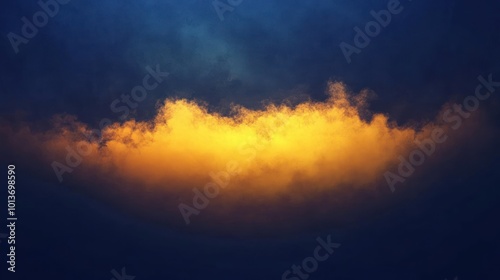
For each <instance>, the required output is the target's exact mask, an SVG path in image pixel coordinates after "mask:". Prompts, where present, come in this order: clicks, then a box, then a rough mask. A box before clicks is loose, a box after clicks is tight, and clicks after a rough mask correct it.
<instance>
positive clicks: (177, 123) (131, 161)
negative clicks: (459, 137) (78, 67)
mask: <svg viewBox="0 0 500 280" xmlns="http://www.w3.org/2000/svg"><path fill="white" fill-rule="evenodd" d="M328 91H329V94H330V97H329V99H328V100H327V101H326V102H312V101H309V102H304V103H302V104H299V105H297V106H293V107H292V106H286V105H269V106H267V107H266V108H265V109H264V110H250V109H246V108H243V107H238V106H236V107H234V108H233V113H232V114H231V115H230V116H223V115H220V114H217V113H212V112H208V111H207V108H206V107H204V106H202V105H199V104H197V103H195V102H192V101H187V100H166V101H165V103H164V106H163V107H162V108H161V109H160V110H159V111H158V114H157V116H156V118H155V119H153V120H151V121H148V122H137V121H134V120H131V121H128V122H125V123H115V124H112V125H109V126H107V127H105V128H104V129H103V130H102V131H101V132H102V139H100V140H95V139H94V140H88V138H87V137H84V136H85V135H87V136H89V135H91V134H92V133H93V132H92V131H91V129H90V128H89V127H88V126H86V125H84V124H82V123H80V122H78V121H76V120H75V119H73V118H69V119H63V120H60V121H59V122H58V124H57V125H56V126H55V128H53V129H51V130H49V131H44V132H43V133H36V132H33V131H31V130H30V128H29V127H24V128H22V129H18V130H15V131H14V130H12V129H11V128H9V129H8V131H5V130H6V128H4V129H3V130H4V131H3V132H4V133H6V134H7V135H9V137H8V138H9V139H10V142H11V143H10V144H9V145H11V146H12V147H13V149H17V150H19V151H20V150H23V151H25V152H27V153H32V154H39V155H40V157H41V158H44V160H45V161H46V162H48V163H49V164H50V162H53V161H57V162H59V163H60V164H59V165H57V166H56V173H57V172H59V173H60V175H61V174H62V175H63V176H64V179H67V178H69V179H70V180H75V181H86V182H88V183H92V184H95V185H100V186H101V188H103V189H104V188H105V187H104V185H106V184H108V183H110V182H112V184H113V187H108V189H107V191H109V189H111V191H117V192H119V191H120V189H122V191H123V192H130V193H141V192H143V193H144V194H145V195H146V193H147V194H153V196H154V194H155V193H161V194H162V195H166V196H167V197H168V196H170V198H168V199H167V200H169V201H170V202H169V203H170V204H171V206H172V207H175V208H177V205H178V204H179V201H187V202H188V203H191V200H190V197H189V196H186V195H187V193H189V194H191V196H192V195H193V188H198V189H200V190H201V191H204V188H205V187H207V184H209V183H210V182H215V184H218V185H219V186H222V187H224V188H223V190H222V189H221V190H219V191H220V192H221V193H224V195H221V197H219V198H218V199H219V202H220V203H221V204H220V205H221V209H222V208H224V209H226V210H230V209H231V207H232V206H231V205H234V206H235V207H237V206H238V204H237V203H236V204H235V202H238V201H243V200H244V201H247V202H248V201H249V200H254V201H259V202H262V201H263V200H269V199H271V200H273V199H277V198H279V197H280V196H281V195H284V194H286V195H287V196H288V197H291V199H292V201H294V202H297V201H299V202H300V201H304V200H305V199H307V194H310V193H318V192H322V191H325V190H336V189H341V188H349V189H356V188H365V189H367V188H372V187H373V183H374V182H376V181H378V180H381V179H382V178H383V174H384V172H385V171H387V170H388V168H389V167H390V166H391V165H392V164H394V163H396V162H397V160H398V157H399V155H406V154H407V152H408V151H409V149H411V148H412V147H413V141H414V140H415V138H418V137H421V135H422V134H424V133H426V132H425V131H428V130H429V127H430V126H431V125H426V126H424V127H423V128H421V129H420V130H417V129H416V128H413V127H400V126H397V125H396V124H393V123H389V122H388V118H387V117H386V116H384V115H382V114H373V115H372V116H371V117H369V118H368V119H364V118H362V117H361V116H360V111H361V110H362V109H363V108H364V105H365V103H366V98H365V96H364V95H362V94H361V95H358V96H350V95H348V94H347V93H346V90H345V88H344V86H343V85H342V84H340V83H330V85H329V89H328ZM419 131H420V132H419ZM94 134H95V133H94ZM20 146H22V147H23V148H20ZM68 151H72V152H68ZM75 151H76V153H80V154H79V155H78V157H80V158H81V160H78V159H75V157H74V153H75ZM68 153H70V154H72V153H73V154H72V155H71V156H69V160H68ZM80 161H81V164H80ZM61 166H64V167H61ZM52 167H54V163H53V165H52ZM291 194H292V195H291ZM303 194H305V195H303ZM178 197H183V198H179V199H177V198H178ZM165 207H167V206H165ZM228 207H229V208H228ZM177 214H178V212H177Z"/></svg>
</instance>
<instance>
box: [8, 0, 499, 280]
mask: <svg viewBox="0 0 500 280" xmlns="http://www.w3.org/2000/svg"><path fill="white" fill-rule="evenodd" d="M42 1H43V0H42ZM221 1H222V0H221ZM223 2H226V1H223ZM388 2H390V1H388V0H371V1H362V0H349V1H348V0H330V1H326V0H317V1H298V0H288V1H264V0H254V1H243V2H242V3H241V4H240V5H238V6H237V7H234V10H233V11H231V12H227V13H225V14H224V20H222V21H221V20H220V18H219V17H218V15H217V12H216V11H215V9H214V6H213V5H212V3H211V1H210V0H186V1H170V0H164V1H158V0H145V1H131V0H124V1H116V0H102V1H78V0H71V1H69V2H68V3H67V4H65V5H61V6H60V10H59V11H58V13H56V14H55V15H54V17H52V18H50V19H49V21H48V23H47V24H46V25H45V26H43V27H41V28H39V30H38V33H37V34H36V35H35V36H34V37H33V38H31V39H29V41H28V42H27V43H26V44H20V45H19V51H18V53H17V54H16V52H15V50H14V48H13V47H12V45H11V43H10V42H9V39H8V34H9V33H10V32H13V33H16V34H18V35H21V34H22V30H21V28H22V25H23V22H22V21H21V18H22V17H27V18H28V19H30V20H31V19H32V17H33V14H34V13H35V12H37V11H39V10H40V6H39V5H38V4H37V3H36V1H21V2H19V1H3V2H2V4H0V23H1V24H0V34H1V36H2V38H3V39H2V40H0V97H1V99H0V121H2V122H4V121H7V122H16V121H19V120H21V119H22V120H26V121H44V120H47V119H49V118H50V117H52V116H53V115H56V114H62V113H68V114H71V115H75V116H77V117H78V119H80V120H82V121H84V122H86V123H89V124H90V125H92V126H96V125H97V123H98V122H99V121H100V120H101V119H103V118H109V119H112V120H113V121H117V120H118V116H119V115H118V114H116V113H114V112H113V111H112V110H111V109H110V104H112V102H113V101H114V100H116V99H117V98H120V96H121V95H122V94H126V93H129V92H130V90H131V89H132V88H133V87H134V86H137V85H139V84H141V83H142V79H143V77H144V76H145V75H146V74H147V73H148V72H147V70H146V67H147V66H151V67H153V68H154V67H155V66H156V65H160V68H161V69H162V70H163V71H167V72H169V73H170V75H169V77H168V78H166V79H165V81H163V82H162V83H160V84H159V86H158V87H157V88H156V89H154V90H152V91H151V92H149V95H148V97H147V99H145V100H144V101H143V102H142V103H141V104H140V106H138V108H137V109H136V110H134V111H133V112H131V114H130V117H131V118H136V119H150V118H152V117H153V116H154V115H155V108H156V107H157V102H158V101H162V100H164V99H165V98H168V97H184V98H189V99H196V100H200V101H203V102H206V103H207V104H208V106H209V108H210V109H211V110H214V111H218V112H223V113H224V112H227V111H228V108H229V105H230V104H231V103H236V104H242V105H244V106H248V107H251V108H261V107H262V104H263V102H264V103H265V102H268V101H282V100H284V99H289V100H291V102H300V101H302V100H304V99H306V98H307V96H309V97H310V98H312V99H313V100H318V101H321V100H325V99H326V98H327V94H326V93H325V90H326V87H327V83H328V81H341V82H344V83H345V84H346V85H347V86H348V87H349V88H350V89H351V90H352V91H353V92H358V91H360V90H363V89H368V90H370V91H372V93H373V94H372V100H371V102H370V109H371V110H372V111H374V112H382V113H384V114H387V115H388V116H389V117H390V119H391V120H395V121H397V122H398V123H400V124H407V123H412V122H419V121H422V120H429V119H434V118H435V117H436V115H437V114H438V112H439V111H440V109H441V107H442V106H443V104H445V103H447V102H450V101H451V102H455V101H457V102H461V101H462V100H463V98H464V97H465V96H467V95H470V94H473V93H474V90H475V88H476V86H477V84H478V82H477V77H478V76H479V75H483V76H485V77H486V76H488V75H489V74H492V75H493V77H494V80H500V52H499V51H498V46H499V44H500V17H499V12H500V4H499V3H498V2H497V1H493V0H491V1H490V0H486V1H480V2H470V1H454V0H443V1H431V0H413V1H407V0H403V1H401V5H402V7H403V10H402V11H401V12H400V13H399V14H396V15H393V16H392V19H391V22H390V24H389V25H388V26H387V27H385V28H383V29H382V30H381V32H380V34H379V35H378V36H376V37H374V38H372V39H371V42H370V44H369V45H368V46H367V47H366V48H364V49H362V51H361V53H359V54H354V55H353V56H352V57H351V58H352V62H351V63H348V62H347V61H346V59H345V57H344V55H343V53H342V51H341V49H340V48H339V44H340V43H342V42H347V43H349V44H354V43H353V38H354V36H355V31H354V30H353V28H355V27H361V28H364V26H365V25H366V23H367V22H369V21H371V20H373V18H372V16H371V15H370V11H371V10H375V11H379V10H381V9H387V3H388ZM495 77H496V78H495ZM498 92H500V90H498V91H497V92H496V95H497V94H498ZM496 95H495V94H493V96H492V98H491V99H490V100H488V103H487V104H486V105H484V106H483V105H482V107H481V114H480V115H481V117H478V119H476V120H475V121H478V120H479V121H482V123H481V124H478V125H477V126H476V124H475V123H473V124H471V127H474V128H475V129H470V130H467V133H469V132H471V133H472V134H471V135H467V137H466V138H465V139H466V142H465V144H464V142H462V143H460V144H457V145H456V146H454V147H451V148H450V149H449V150H447V151H446V152H443V155H445V156H443V157H441V156H438V158H439V159H436V160H435V161H433V163H432V164H431V165H429V166H427V167H426V168H425V171H422V172H421V173H418V175H417V176H416V177H415V178H414V180H413V181H412V182H409V183H407V184H405V185H404V188H402V189H400V190H398V192H396V193H395V194H391V193H390V192H387V190H385V191H383V192H381V194H379V196H377V197H374V198H373V197H370V195H367V196H366V197H364V196H363V194H360V197H361V198H359V199H356V201H359V202H360V205H359V208H358V209H357V210H356V211H359V212H360V214H359V215H352V216H351V217H355V218H353V219H352V220H349V219H343V220H342V222H332V223H331V224H321V225H319V226H318V225H316V224H314V223H311V224H312V226H309V227H304V229H303V230H295V231H293V232H290V233H286V232H285V233H282V234H278V235H277V234H269V235H268V236H265V237H260V236H259V237H255V236H238V235H236V236H227V235H217V234H214V233H206V232H203V231H199V232H188V233H186V231H185V230H183V229H178V228H176V227H172V228H170V227H169V226H168V225H159V224H157V223H150V222H147V221H144V220H143V219H142V217H140V216H139V217H136V216H134V215H133V214H130V213H128V212H127V211H123V209H122V208H120V207H114V205H110V204H108V203H107V202H106V201H105V200H102V199H101V198H100V197H92V196H91V195H89V194H87V193H84V192H83V193H82V192H80V191H79V189H78V188H73V186H72V185H71V184H69V183H68V184H65V183H62V184H60V183H58V182H57V181H56V180H54V179H55V178H54V176H53V174H52V173H50V174H48V173H46V170H47V169H46V166H45V167H40V168H38V167H37V166H36V165H35V166H33V164H32V163H31V162H30V160H29V159H24V158H21V157H16V151H6V150H8V147H7V146H6V144H5V145H4V144H2V146H3V147H2V148H1V149H0V156H1V157H0V163H1V165H0V168H1V169H2V170H4V169H5V170H6V166H7V164H9V163H16V164H17V169H18V170H19V172H20V174H19V176H18V181H17V186H18V194H17V195H18V216H19V219H20V221H19V226H18V228H17V232H18V240H19V245H18V253H17V254H18V255H19V257H18V263H17V268H18V270H19V272H18V274H17V277H18V278H12V275H10V274H6V275H8V277H10V278H4V277H3V275H4V272H5V269H6V265H5V260H6V256H5V253H4V252H6V243H5V242H2V243H0V252H1V255H0V263H1V264H2V265H0V269H1V272H0V274H1V275H2V278H1V279H32V278H35V277H39V278H44V279H57V280H66V279H72V280H76V279H92V280H94V279H111V278H112V277H113V275H112V274H111V273H110V270H112V269H116V270H120V268H121V267H126V268H127V272H129V274H131V275H135V276H136V278H135V279H136V280H143V279H144V280H146V279H179V280H180V279H218V280H222V279H231V280H233V279H266V280H267V279H281V277H282V274H283V272H284V271H286V270H287V269H290V266H291V265H293V264H294V263H297V264H298V263H300V262H301V261H302V260H303V259H304V258H306V257H308V256H311V255H312V252H313V250H314V248H315V246H316V238H317V237H318V236H322V237H326V236H327V235H328V234H331V235H332V239H334V240H335V241H336V242H338V243H341V244H342V246H341V247H340V248H339V249H337V250H336V252H335V253H334V254H333V255H332V257H330V258H329V259H328V260H327V261H326V262H323V263H320V265H319V268H318V270H317V271H316V272H315V273H313V274H311V278H310V279H320V280H323V279H354V280H357V279H408V280H420V279H425V280H432V279H436V280H442V279H445V278H448V279H454V277H455V276H458V279H460V280H462V279H464V280H465V279H498V277H500V269H499V265H498V264H499V263H500V242H499V241H498V240H499V236H500V226H499V225H498V214H500V208H499V203H498V199H499V198H500V191H499V190H498V185H499V182H500V180H499V179H500V178H499V177H498V176H499V174H500V173H499V172H498V170H499V168H500V164H499V163H498V158H499V155H500V148H499V147H498V136H499V135H500V134H499V128H500V126H499V125H500V116H499V110H498V108H499V105H500V103H499V102H500V99H499V98H498V96H496ZM0 135H1V136H2V137H3V135H2V134H1V133H0ZM2 139H4V138H2ZM2 142H3V140H2ZM37 169H38V170H37ZM2 172H3V171H2ZM48 172H50V171H48ZM89 180H90V181H91V180H92V179H89ZM4 189H5V188H2V190H4ZM417 189H424V190H425V191H417ZM1 199H2V201H5V200H6V198H5V192H4V191H2V197H1ZM374 199H375V200H377V201H378V202H373V200H374ZM367 201H369V203H367V204H364V202H367ZM3 205H5V203H0V206H1V207H4V206H3ZM0 213H2V216H0V217H1V218H2V220H3V219H4V218H3V217H4V215H5V214H4V210H3V209H2V210H1V211H0ZM325 215H328V213H325ZM340 215H341V214H340V213H335V214H332V216H340ZM2 224H3V222H2ZM5 231H6V230H4V229H2V230H0V233H2V232H5ZM118 280H119V279H118ZM294 280H295V279H294Z"/></svg>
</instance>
